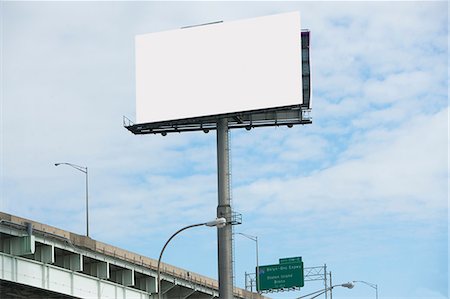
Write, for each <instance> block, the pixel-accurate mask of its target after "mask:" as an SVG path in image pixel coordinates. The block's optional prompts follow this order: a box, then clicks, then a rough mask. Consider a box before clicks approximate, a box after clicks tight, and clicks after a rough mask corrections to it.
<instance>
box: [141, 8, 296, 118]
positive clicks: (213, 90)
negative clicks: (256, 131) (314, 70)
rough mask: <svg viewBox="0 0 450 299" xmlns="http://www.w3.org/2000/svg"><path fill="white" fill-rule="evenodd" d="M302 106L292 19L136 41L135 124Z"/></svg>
mask: <svg viewBox="0 0 450 299" xmlns="http://www.w3.org/2000/svg"><path fill="white" fill-rule="evenodd" d="M299 104H302V66H301V41H300V15H299V13H298V12H294V13H287V14H280V15H273V16H267V17H259V18H254V19H247V20H241V21H234V22H225V23H215V24H210V25H204V26H197V27H190V28H185V29H178V30H172V31H165V32H157V33H149V34H143V35H138V36H136V121H137V123H151V122H161V121H168V120H176V119H184V118H192V117H201V116H210V115H217V114H225V113H233V112H241V111H249V110H257V109H266V108H275V107H281V106H289V105H299Z"/></svg>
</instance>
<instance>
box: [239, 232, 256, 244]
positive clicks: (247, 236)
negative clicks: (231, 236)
mask: <svg viewBox="0 0 450 299" xmlns="http://www.w3.org/2000/svg"><path fill="white" fill-rule="evenodd" d="M236 234H237V235H242V236H244V237H246V238H247V239H250V240H252V241H255V242H257V241H258V237H257V236H252V235H247V234H244V233H236Z"/></svg>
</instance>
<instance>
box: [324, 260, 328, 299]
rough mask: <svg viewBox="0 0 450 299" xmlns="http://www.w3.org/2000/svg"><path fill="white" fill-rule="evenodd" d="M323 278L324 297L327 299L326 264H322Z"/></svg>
mask: <svg viewBox="0 0 450 299" xmlns="http://www.w3.org/2000/svg"><path fill="white" fill-rule="evenodd" d="M323 278H324V283H325V299H327V293H328V285H327V264H323Z"/></svg>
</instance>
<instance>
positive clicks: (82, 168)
mask: <svg viewBox="0 0 450 299" xmlns="http://www.w3.org/2000/svg"><path fill="white" fill-rule="evenodd" d="M58 165H68V166H71V167H73V168H75V169H76V170H79V171H81V172H83V173H87V167H84V166H80V165H76V164H72V163H67V162H64V163H55V166H58Z"/></svg>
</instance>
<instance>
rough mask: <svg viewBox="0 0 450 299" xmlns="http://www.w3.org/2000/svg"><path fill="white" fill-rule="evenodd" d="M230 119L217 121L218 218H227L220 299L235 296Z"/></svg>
mask: <svg viewBox="0 0 450 299" xmlns="http://www.w3.org/2000/svg"><path fill="white" fill-rule="evenodd" d="M229 161H230V160H229V141H228V119H226V118H221V119H219V120H218V121H217V181H218V206H217V218H222V217H223V218H225V219H226V220H227V225H226V226H225V227H224V228H221V229H218V230H217V246H218V269H219V271H218V272H219V299H232V298H233V247H232V226H231V200H230V164H229V163H230V162H229Z"/></svg>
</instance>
